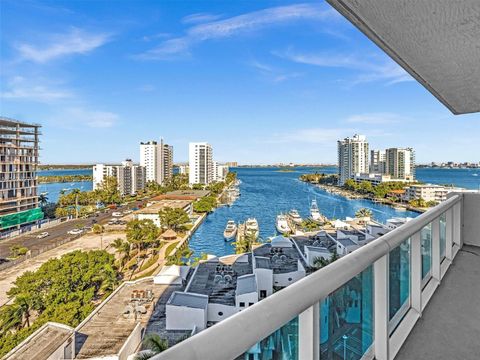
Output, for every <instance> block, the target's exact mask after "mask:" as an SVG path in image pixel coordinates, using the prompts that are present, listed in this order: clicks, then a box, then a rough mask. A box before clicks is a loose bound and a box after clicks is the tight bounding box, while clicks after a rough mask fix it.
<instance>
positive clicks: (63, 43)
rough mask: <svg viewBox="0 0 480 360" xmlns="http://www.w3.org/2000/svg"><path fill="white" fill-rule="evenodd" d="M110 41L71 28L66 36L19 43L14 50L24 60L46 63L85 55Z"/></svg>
mask: <svg viewBox="0 0 480 360" xmlns="http://www.w3.org/2000/svg"><path fill="white" fill-rule="evenodd" d="M109 39H110V35H108V34H105V33H99V34H95V33H88V32H86V31H84V30H81V29H77V28H72V29H71V30H70V31H69V32H67V33H66V34H53V35H50V36H49V37H48V39H47V40H44V41H43V42H42V43H41V44H38V45H33V44H29V43H20V44H17V45H16V49H17V50H18V52H19V53H20V56H21V58H22V59H24V60H29V61H33V62H37V63H46V62H48V61H50V60H54V59H57V58H61V57H64V56H69V55H74V54H81V55H84V54H87V53H89V52H91V51H93V50H94V49H96V48H98V47H100V46H102V45H104V44H105V43H106V42H108V41H109Z"/></svg>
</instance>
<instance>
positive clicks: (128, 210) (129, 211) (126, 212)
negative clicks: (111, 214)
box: [123, 209, 133, 215]
mask: <svg viewBox="0 0 480 360" xmlns="http://www.w3.org/2000/svg"><path fill="white" fill-rule="evenodd" d="M132 212H133V210H130V209H127V210H123V214H124V215H128V214H131V213H132Z"/></svg>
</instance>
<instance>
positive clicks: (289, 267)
mask: <svg viewBox="0 0 480 360" xmlns="http://www.w3.org/2000/svg"><path fill="white" fill-rule="evenodd" d="M253 254H254V255H255V257H258V256H260V257H264V258H268V259H269V260H270V268H271V269H272V270H273V273H274V274H285V273H289V272H293V271H297V270H298V261H299V260H300V261H302V263H303V266H304V267H305V266H306V264H305V263H304V262H303V258H302V257H301V255H300V253H299V252H298V250H297V248H296V247H295V246H292V247H275V246H272V244H269V243H267V244H263V245H261V246H259V247H257V248H256V249H254V250H253Z"/></svg>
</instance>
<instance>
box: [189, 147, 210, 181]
mask: <svg viewBox="0 0 480 360" xmlns="http://www.w3.org/2000/svg"><path fill="white" fill-rule="evenodd" d="M212 157H213V150H212V147H211V145H210V144H208V143H206V142H195V143H190V144H189V149H188V160H189V161H188V162H189V174H188V176H189V182H190V184H210V183H211V182H213V181H214V176H215V174H214V167H213V160H212Z"/></svg>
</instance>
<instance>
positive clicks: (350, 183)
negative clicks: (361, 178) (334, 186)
mask: <svg viewBox="0 0 480 360" xmlns="http://www.w3.org/2000/svg"><path fill="white" fill-rule="evenodd" d="M343 187H344V188H345V189H347V190H351V191H357V189H358V184H357V183H356V182H355V180H353V179H347V180H346V181H345V183H344V184H343Z"/></svg>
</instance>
